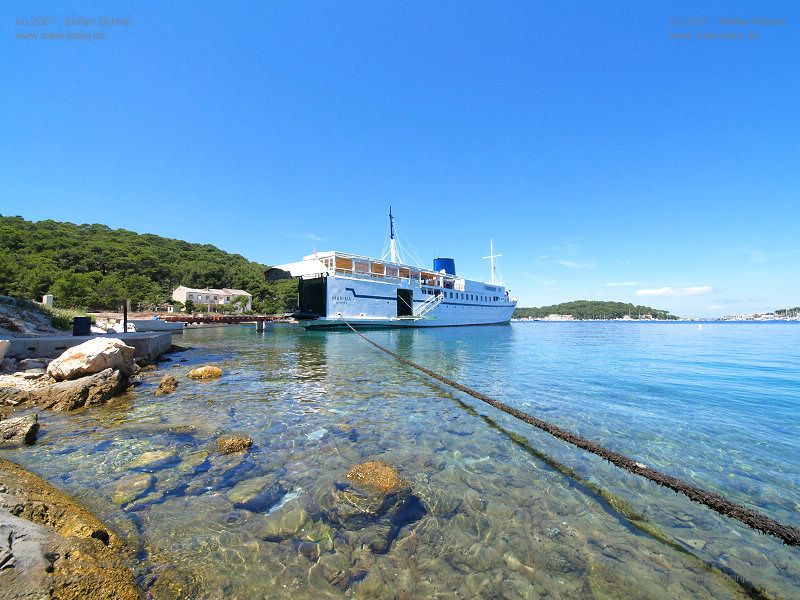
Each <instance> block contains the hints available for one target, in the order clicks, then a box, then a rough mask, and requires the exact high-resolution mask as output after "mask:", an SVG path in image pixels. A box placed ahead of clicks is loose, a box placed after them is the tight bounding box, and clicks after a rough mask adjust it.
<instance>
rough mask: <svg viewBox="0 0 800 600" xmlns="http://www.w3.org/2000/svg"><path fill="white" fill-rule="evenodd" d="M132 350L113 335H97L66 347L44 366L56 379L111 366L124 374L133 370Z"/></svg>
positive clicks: (91, 373)
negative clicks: (71, 346)
mask: <svg viewBox="0 0 800 600" xmlns="http://www.w3.org/2000/svg"><path fill="white" fill-rule="evenodd" d="M133 354H134V349H133V348H132V347H131V346H128V345H127V344H125V342H123V341H121V340H118V339H116V338H105V337H97V338H93V339H91V340H88V341H86V342H84V343H82V344H79V345H78V346H75V347H73V348H69V349H68V350H66V351H65V352H64V353H63V354H62V355H61V356H59V357H58V358H57V359H55V360H54V361H53V362H51V363H50V364H49V365H48V367H47V374H48V375H50V377H52V378H53V379H55V380H56V381H63V380H65V379H77V378H79V377H83V376H84V375H93V374H94V373H100V372H101V371H104V370H105V369H108V368H111V369H114V370H118V371H120V372H121V373H122V375H124V376H125V377H128V376H130V375H133V373H134V372H135V371H136V363H135V362H134V361H133Z"/></svg>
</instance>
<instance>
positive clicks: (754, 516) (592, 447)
mask: <svg viewBox="0 0 800 600" xmlns="http://www.w3.org/2000/svg"><path fill="white" fill-rule="evenodd" d="M342 321H343V322H344V324H345V325H347V326H348V327H349V328H350V329H351V330H352V331H353V332H354V333H356V334H358V335H359V336H360V337H361V338H362V339H364V340H365V341H367V342H369V343H370V344H372V345H373V346H375V347H376V348H377V349H378V350H382V351H383V352H385V353H386V354H388V355H389V356H391V357H393V358H394V359H396V360H397V361H399V362H401V363H402V364H404V365H406V366H409V367H411V368H413V369H417V370H418V371H421V372H422V373H425V374H426V375H428V376H429V377H432V378H433V379H436V380H438V381H440V382H442V383H444V384H445V385H449V386H450V387H452V388H455V389H457V390H458V391H460V392H464V393H465V394H468V395H470V396H472V397H473V398H476V399H477V400H480V401H482V402H485V403H486V404H488V405H490V406H493V407H494V408H496V409H498V410H501V411H503V412H504V413H506V414H509V415H511V416H512V417H516V418H517V419H519V420H520V421H524V422H526V423H528V424H530V425H533V426H534V427H537V428H539V429H541V430H542V431H545V432H547V433H549V434H550V435H552V436H554V437H556V438H558V439H560V440H562V441H565V442H568V443H570V444H572V445H573V446H577V447H578V448H581V449H582V450H586V451H587V452H591V453H592V454H595V455H597V456H599V457H600V458H604V459H606V460H607V461H608V462H610V463H612V464H613V465H615V466H617V467H619V468H621V469H625V470H626V471H628V472H630V473H633V474H634V475H640V476H642V477H645V478H646V479H649V480H650V481H652V482H654V483H657V484H658V485H661V486H664V487H667V488H669V489H671V490H673V491H675V492H679V493H681V494H683V495H684V496H686V497H687V498H689V500H692V501H693V502H697V503H699V504H703V505H705V506H707V507H708V508H710V509H712V510H714V511H716V512H718V513H719V514H721V515H723V516H726V517H731V518H733V519H736V520H737V521H739V522H741V523H744V524H745V525H747V526H748V527H751V528H752V529H756V530H758V531H761V532H762V533H766V534H768V535H771V536H774V537H776V538H778V539H779V540H781V541H782V542H783V543H784V544H787V545H789V546H800V529H797V528H796V527H793V526H791V525H785V524H783V523H780V522H778V521H776V520H775V519H773V518H772V517H768V516H767V515H765V514H762V513H760V512H758V511H755V510H752V509H750V508H747V507H746V506H743V505H742V504H738V503H736V502H733V501H732V500H728V499H727V498H725V497H724V496H721V495H720V494H717V493H715V492H709V491H706V490H704V489H702V488H699V487H696V486H694V485H691V484H689V483H686V482H685V481H682V480H681V479H678V478H677V477H672V476H671V475H667V474H666V473H662V472H661V471H658V470H657V469H653V468H652V467H648V466H646V465H644V464H642V463H640V462H636V461H634V460H633V459H631V458H628V457H627V456H625V455H624V454H620V453H619V452H615V451H613V450H609V449H608V448H605V447H603V446H601V445H600V444H597V443H595V442H592V441H591V440H587V439H586V438H583V437H581V436H579V435H576V434H574V433H572V432H570V431H568V430H566V429H562V428H561V427H558V426H557V425H552V424H550V423H548V422H546V421H543V420H541V419H539V418H537V417H534V416H532V415H529V414H527V413H525V412H522V411H521V410H517V409H516V408H513V407H511V406H509V405H508V404H505V403H503V402H500V401H499V400H495V399H494V398H490V397H489V396H487V395H485V394H482V393H481V392H478V391H476V390H473V389H471V388H468V387H467V386H465V385H462V384H460V383H458V382H457V381H453V380H452V379H448V378H447V377H444V376H443V375H439V374H438V373H436V372H434V371H431V370H430V369H426V368H425V367H423V366H421V365H418V364H417V363H415V362H412V361H410V360H408V359H407V358H404V357H402V356H400V355H399V354H397V353H396V352H392V351H391V350H389V349H388V348H384V347H383V346H381V345H380V344H379V343H377V342H375V341H373V340H371V339H370V338H368V337H367V336H365V335H364V334H363V333H361V332H360V331H357V330H356V329H355V328H354V327H353V326H352V325H350V323H348V322H347V321H345V320H344V319H342Z"/></svg>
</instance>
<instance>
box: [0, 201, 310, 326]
mask: <svg viewBox="0 0 800 600" xmlns="http://www.w3.org/2000/svg"><path fill="white" fill-rule="evenodd" d="M266 268H267V267H266V265H262V264H259V263H256V262H252V261H249V260H247V259H246V258H244V257H243V256H241V255H239V254H230V253H228V252H224V251H222V250H220V249H219V248H217V247H215V246H211V245H209V244H191V243H189V242H184V241H181V240H175V239H171V238H165V237H160V236H157V235H151V234H139V233H135V232H133V231H127V230H125V229H111V228H109V227H106V226H105V225H97V224H94V225H75V224H73V223H60V222H57V221H38V222H31V221H27V220H25V219H23V218H22V217H8V216H3V215H0V294H4V295H7V296H13V297H16V298H25V299H36V300H41V297H42V295H44V294H48V293H49V294H53V296H54V298H55V304H56V306H57V307H60V308H81V309H116V308H117V307H118V306H119V305H120V303H121V302H122V301H123V300H125V299H129V300H131V305H132V306H133V307H134V308H135V309H140V310H150V309H153V308H154V307H156V306H158V305H163V304H164V303H166V302H171V295H172V290H173V289H174V288H176V287H177V286H179V285H185V286H189V287H197V288H205V287H214V288H222V287H227V288H238V289H243V290H246V291H248V292H250V293H251V294H252V295H253V309H254V310H255V311H256V312H261V313H279V312H284V311H287V310H290V309H291V308H293V307H294V305H295V304H296V301H297V284H296V282H295V281H294V280H292V279H287V280H281V281H275V282H265V281H264V270H265V269H266ZM198 308H199V309H200V308H202V307H198Z"/></svg>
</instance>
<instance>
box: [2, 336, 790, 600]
mask: <svg viewBox="0 0 800 600" xmlns="http://www.w3.org/2000/svg"><path fill="white" fill-rule="evenodd" d="M368 335H369V336H370V337H371V338H373V339H375V340H376V341H378V342H379V343H381V344H383V345H385V346H387V347H389V348H391V349H392V350H395V351H397V352H399V353H401V354H403V355H404V356H408V357H409V358H411V359H412V360H414V361H416V362H419V363H422V364H425V365H426V366H428V367H430V368H432V369H434V370H436V371H438V372H441V373H443V374H445V375H447V376H449V377H452V378H454V379H456V380H458V381H460V382H462V383H464V384H466V385H468V386H470V387H473V388H476V389H478V390H481V391H483V392H485V393H487V394H489V395H491V396H494V397H497V398H499V399H502V400H503V401H505V402H507V403H509V404H512V405H515V406H519V407H521V408H524V409H525V410H527V411H529V412H531V413H533V414H535V415H537V416H540V417H542V418H544V419H546V420H548V421H551V422H554V423H556V424H558V425H561V426H564V427H567V428H569V429H572V430H574V431H576V432H577V433H579V434H581V435H584V436H586V437H589V438H592V439H595V440H597V441H599V442H601V443H603V444H604V445H606V446H608V447H610V448H612V449H615V450H618V451H621V452H623V453H626V454H628V455H630V456H632V457H635V458H637V459H638V460H640V461H642V462H644V463H647V464H651V465H654V466H656V467H657V468H660V469H662V470H664V471H666V472H668V473H671V474H674V475H677V476H679V477H682V478H686V479H688V480H690V481H694V482H695V483H697V484H700V485H702V486H704V487H706V488H708V489H711V490H714V491H718V492H721V493H724V494H725V495H727V496H729V497H731V498H733V499H735V500H738V501H740V502H743V503H746V504H749V505H751V506H753V507H756V508H758V509H760V510H762V511H764V512H766V513H768V514H770V515H771V516H773V517H776V518H778V519H780V520H783V521H785V522H788V523H790V524H792V525H795V526H800V493H798V487H800V482H799V481H798V479H799V478H798V471H799V469H798V468H799V467H800V441H798V440H800V327H798V326H797V325H794V324H751V323H745V324H703V326H702V328H698V327H697V325H696V324H655V323H647V324H635V323H634V324H631V323H616V324H615V323H517V324H513V325H511V326H508V327H479V328H453V329H441V330H419V331H414V330H409V331H386V332H369V333H368ZM176 342H177V343H180V344H182V345H190V346H192V347H193V349H192V350H190V351H188V352H186V353H182V354H178V355H173V358H175V359H181V360H184V359H185V362H180V363H165V364H162V365H160V366H159V368H158V370H157V371H155V372H152V373H149V374H147V375H146V377H145V379H144V381H145V382H144V384H143V385H141V386H139V387H138V388H137V389H136V390H135V391H134V392H133V393H130V394H128V395H127V396H126V397H125V398H123V399H121V400H119V401H117V402H114V403H113V404H112V405H109V406H105V407H101V408H98V409H91V410H87V411H84V412H82V413H78V414H72V415H58V414H50V413H47V414H45V415H43V416H42V422H43V424H44V428H43V431H42V433H41V434H40V441H39V443H37V445H36V446H35V447H33V448H28V449H20V450H15V451H13V452H8V453H7V455H8V457H9V458H10V459H12V460H16V461H17V462H19V463H21V464H23V465H25V466H27V467H28V468H30V469H31V470H33V471H35V472H38V473H40V474H41V475H42V476H44V477H45V478H46V479H48V480H49V481H51V482H53V483H55V484H56V485H59V486H61V487H63V488H64V489H66V490H67V491H69V492H71V493H72V494H73V495H75V496H76V497H78V498H80V499H82V500H83V501H84V502H85V503H86V504H87V505H89V506H90V507H91V508H92V509H93V510H94V511H95V512H96V513H97V514H98V515H99V516H100V517H101V518H103V519H105V520H106V521H107V522H109V523H111V524H112V525H114V526H115V527H116V528H117V529H118V530H119V531H120V532H121V533H122V534H123V535H126V536H127V537H128V539H129V540H130V541H131V543H132V544H134V545H135V546H136V547H138V548H140V558H141V561H140V565H139V566H138V572H139V576H140V579H141V581H142V582H143V584H144V585H145V586H147V587H148V590H149V592H150V593H151V594H153V595H154V596H155V597H164V598H167V597H176V596H183V597H201V598H218V597H223V596H224V597H231V598H258V597H292V598H303V597H305V598H320V597H331V598H335V597H350V596H356V597H370V598H372V597H385V598H394V597H398V598H413V597H436V596H438V597H452V598H455V597H478V596H482V597H507V598H539V597H554V598H560V597H563V598H572V597H596V598H641V597H647V598H661V597H663V598H673V597H686V596H692V597H707V598H711V597H714V598H718V597H746V596H747V595H748V593H750V594H752V589H753V588H755V589H759V590H762V591H763V592H764V593H765V594H766V595H768V596H776V597H786V598H791V597H798V596H800V575H799V573H800V551H798V550H797V549H789V548H786V547H784V546H783V545H782V544H780V543H779V542H777V541H774V540H772V539H771V538H768V537H767V536H764V535H761V534H757V533H753V532H752V531H750V530H748V529H746V528H745V527H744V526H741V525H737V524H736V523H735V522H733V521H730V520H728V519H725V518H723V517H720V516H718V515H716V514H715V513H712V512H711V511H709V510H707V509H704V508H701V507H699V506H697V505H694V504H693V503H691V502H690V501H688V500H686V499H685V498H683V497H682V496H678V495H676V494H674V493H672V492H670V491H666V490H662V489H658V488H657V486H655V485H653V484H650V483H648V482H647V481H644V480H641V479H640V478H637V477H634V476H632V475H629V474H626V473H623V472H622V471H620V470H618V469H616V468H614V467H611V466H609V465H608V464H606V463H605V462H604V461H602V460H601V459H598V458H596V457H593V456H591V455H588V454H586V453H584V452H582V451H579V450H577V449H574V448H572V447H570V446H567V445H566V444H564V443H561V442H559V441H557V440H555V439H553V438H551V437H550V436H548V435H547V434H544V433H542V432H539V431H538V430H534V429H532V428H531V427H529V426H527V425H525V424H523V423H520V422H517V421H514V420H513V419H512V418H511V417H508V416H506V415H503V414H502V413H497V412H496V411H495V410H494V409H492V408H490V407H487V406H484V405H481V404H480V403H479V402H478V401H476V400H474V399H471V398H469V397H466V396H462V395H459V394H456V393H455V392H453V391H451V390H448V389H446V388H443V387H442V386H441V385H439V384H436V383H433V382H431V381H429V380H427V379H425V378H424V377H423V376H421V375H417V374H415V373H414V372H410V371H408V370H406V369H404V368H401V367H400V366H398V365H397V364H396V363H395V362H393V360H392V359H390V358H389V357H387V356H385V355H383V354H381V353H379V352H378V351H377V350H375V349H373V348H372V347H370V346H369V345H368V344H366V342H364V341H363V340H361V339H360V338H358V337H357V336H355V335H353V334H350V333H346V332H304V331H299V330H297V329H294V328H289V327H276V328H275V330H274V331H272V332H267V333H265V334H258V333H256V332H255V331H254V330H253V329H252V328H247V327H235V328H233V327H232V328H216V329H202V330H193V331H189V332H187V333H186V335H185V336H184V337H183V338H182V339H181V338H176ZM211 362H213V363H215V364H218V365H219V366H221V367H222V368H223V369H224V370H225V374H224V376H223V377H222V378H221V379H220V380H217V381H211V382H193V381H190V380H188V379H186V378H185V377H181V376H182V375H184V374H185V373H186V372H188V370H189V369H190V368H192V367H194V366H197V365H199V364H205V363H211ZM167 372H169V373H171V374H174V375H176V376H177V377H178V378H179V379H180V381H181V384H180V386H179V388H178V390H177V391H176V392H175V393H173V394H171V395H169V396H166V397H162V398H155V397H153V396H152V391H153V390H154V389H155V386H156V385H157V382H158V379H159V378H160V377H161V376H163V375H164V374H165V373H167ZM475 411H477V414H476V412H475ZM228 432H244V433H246V434H247V435H249V436H251V437H252V438H253V440H254V447H253V449H252V450H251V451H250V452H249V453H247V454H246V455H244V456H235V457H220V456H217V455H216V453H215V451H214V448H213V444H214V440H215V439H216V438H217V437H218V435H220V434H223V433H228ZM151 451H161V452H164V451H166V452H167V453H172V455H171V456H166V457H165V458H164V459H163V460H161V461H160V462H155V463H151V464H150V465H145V466H144V467H142V466H139V467H137V466H135V464H134V465H131V464H130V463H131V462H132V461H135V460H136V459H137V458H138V457H141V455H142V454H143V453H144V452H151ZM206 453H208V454H207V455H206ZM365 460H384V461H387V462H391V463H393V464H395V465H397V466H398V468H399V469H400V471H401V473H402V474H403V476H404V477H406V478H407V479H408V480H409V481H410V482H411V483H412V486H413V494H414V496H413V499H414V502H415V503H416V504H415V505H414V507H412V509H409V510H407V511H406V512H405V513H404V514H403V515H401V517H400V518H398V519H397V520H396V522H394V523H392V524H391V525H389V524H387V522H386V520H383V521H381V520H377V521H376V522H375V523H374V524H370V525H369V526H367V527H360V528H353V527H345V526H342V525H341V524H340V523H337V522H335V521H333V520H331V518H330V509H331V506H332V501H331V494H332V490H336V489H337V486H338V487H341V486H342V485H343V484H344V483H345V482H346V479H345V475H346V473H347V471H348V470H349V469H350V467H352V466H353V465H354V464H357V463H359V462H362V461H365ZM148 474H149V475H150V477H149V479H148V480H147V482H146V483H147V488H146V489H145V490H144V491H142V492H141V494H140V497H139V498H138V499H136V500H134V501H133V502H130V503H128V504H120V490H121V489H122V490H123V491H124V490H125V489H127V488H126V487H125V485H126V482H128V481H130V478H131V477H132V476H133V477H139V478H141V477H142V476H144V477H145V478H146V479H147V478H148ZM258 478H264V480H266V481H269V482H270V483H269V486H268V487H269V488H270V489H271V490H272V492H273V493H271V494H269V495H268V497H267V498H262V501H261V503H260V504H259V503H256V504H251V505H248V507H246V508H243V507H241V506H236V505H235V503H234V501H232V499H231V498H232V494H231V490H232V489H233V488H234V487H235V486H236V485H237V484H242V483H243V482H244V483H245V484H246V483H247V482H253V481H261V479H258ZM237 489H238V488H237ZM265 489H266V488H265ZM299 508H304V509H305V510H306V514H307V519H306V521H305V522H304V523H303V525H302V527H298V528H297V530H296V531H295V532H294V533H293V534H292V535H289V536H288V537H286V539H283V540H281V541H268V540H267V539H265V538H266V537H269V536H265V534H264V532H265V527H268V526H269V524H270V523H273V524H274V521H275V518H276V516H278V515H283V514H289V515H292V514H294V515H296V514H297V511H298V509H299ZM289 520H290V521H291V519H289Z"/></svg>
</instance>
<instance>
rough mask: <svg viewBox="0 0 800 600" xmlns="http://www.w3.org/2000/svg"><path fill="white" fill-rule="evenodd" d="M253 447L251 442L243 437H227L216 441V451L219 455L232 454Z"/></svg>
mask: <svg viewBox="0 0 800 600" xmlns="http://www.w3.org/2000/svg"><path fill="white" fill-rule="evenodd" d="M252 445H253V440H251V439H250V438H249V437H247V436H244V435H229V436H224V437H221V438H219V439H218V440H217V450H218V451H219V453H220V454H232V453H233V452H241V451H243V450H249V449H250V447H251V446H252Z"/></svg>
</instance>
